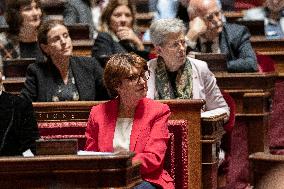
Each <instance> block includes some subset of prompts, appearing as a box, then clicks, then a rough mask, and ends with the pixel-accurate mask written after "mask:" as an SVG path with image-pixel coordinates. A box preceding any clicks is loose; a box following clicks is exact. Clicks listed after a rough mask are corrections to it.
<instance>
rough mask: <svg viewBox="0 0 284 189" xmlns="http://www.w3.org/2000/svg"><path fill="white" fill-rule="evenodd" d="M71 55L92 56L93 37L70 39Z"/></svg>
mask: <svg viewBox="0 0 284 189" xmlns="http://www.w3.org/2000/svg"><path fill="white" fill-rule="evenodd" d="M72 45H73V55H75V56H89V57H90V56H92V48H93V45H94V40H93V39H81V40H72Z"/></svg>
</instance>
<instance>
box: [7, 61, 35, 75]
mask: <svg viewBox="0 0 284 189" xmlns="http://www.w3.org/2000/svg"><path fill="white" fill-rule="evenodd" d="M35 62H36V60H35V58H19V59H7V60H3V75H4V76H5V78H11V77H12V78H13V77H25V76H26V71H27V67H28V66H29V65H30V64H32V63H35Z"/></svg>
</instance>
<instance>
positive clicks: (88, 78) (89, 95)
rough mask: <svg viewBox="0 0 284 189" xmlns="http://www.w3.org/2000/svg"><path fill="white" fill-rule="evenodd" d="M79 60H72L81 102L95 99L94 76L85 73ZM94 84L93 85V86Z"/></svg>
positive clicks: (72, 68) (71, 64)
mask: <svg viewBox="0 0 284 189" xmlns="http://www.w3.org/2000/svg"><path fill="white" fill-rule="evenodd" d="M75 61H79V60H74V58H71V59H70V66H71V70H72V73H73V76H74V79H75V82H76V87H77V89H78V92H79V96H80V100H91V99H94V98H95V92H94V83H95V81H94V79H93V75H89V74H88V73H86V72H84V70H83V69H81V67H80V63H79V62H75ZM92 84H93V85H92Z"/></svg>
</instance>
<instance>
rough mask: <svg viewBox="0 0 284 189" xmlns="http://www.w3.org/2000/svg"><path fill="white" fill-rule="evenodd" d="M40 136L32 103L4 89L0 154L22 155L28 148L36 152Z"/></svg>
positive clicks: (0, 97) (0, 107) (0, 105)
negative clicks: (36, 143) (37, 140)
mask: <svg viewBox="0 0 284 189" xmlns="http://www.w3.org/2000/svg"><path fill="white" fill-rule="evenodd" d="M38 138H39V132H38V127H37V122H36V119H35V116H34V111H33V106H32V103H31V102H30V101H26V100H25V99H22V98H21V97H19V96H15V95H12V94H9V93H6V92H4V91H3V92H2V94H1V95H0V139H1V141H0V142H1V144H0V155H1V156H15V155H22V153H23V152H24V151H26V150H27V149H31V151H32V152H33V153H35V150H36V146H35V140H36V139H38Z"/></svg>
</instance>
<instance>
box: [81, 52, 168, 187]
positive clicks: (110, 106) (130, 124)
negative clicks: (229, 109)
mask: <svg viewBox="0 0 284 189" xmlns="http://www.w3.org/2000/svg"><path fill="white" fill-rule="evenodd" d="M148 76H149V73H148V67H147V63H146V61H145V60H144V59H142V58H140V57H139V56H137V55H135V54H131V53H130V54H116V55H114V56H112V57H111V58H110V59H109V61H108V63H107V65H106V68H105V72H104V81H105V85H106V87H107V89H108V92H109V93H110V94H111V95H112V96H113V97H115V98H114V100H111V101H108V102H106V103H103V104H100V105H98V106H94V107H93V108H92V110H91V113H90V116H89V120H88V125H87V129H86V137H87V142H86V150H89V151H99V152H117V151H132V152H135V154H136V155H135V156H134V158H133V159H132V163H135V162H140V163H141V175H142V178H143V180H144V182H143V183H142V184H140V185H139V186H137V187H136V188H149V189H150V188H165V189H172V188H174V184H173V179H172V178H171V177H170V175H169V174H168V173H167V172H166V171H165V170H163V163H164V157H165V153H166V149H167V142H168V140H169V131H168V128H167V121H168V118H169V116H170V110H169V107H168V106H167V105H165V104H161V103H159V102H155V101H153V100H151V99H148V98H145V97H146V92H147V82H146V80H147V79H148Z"/></svg>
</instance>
